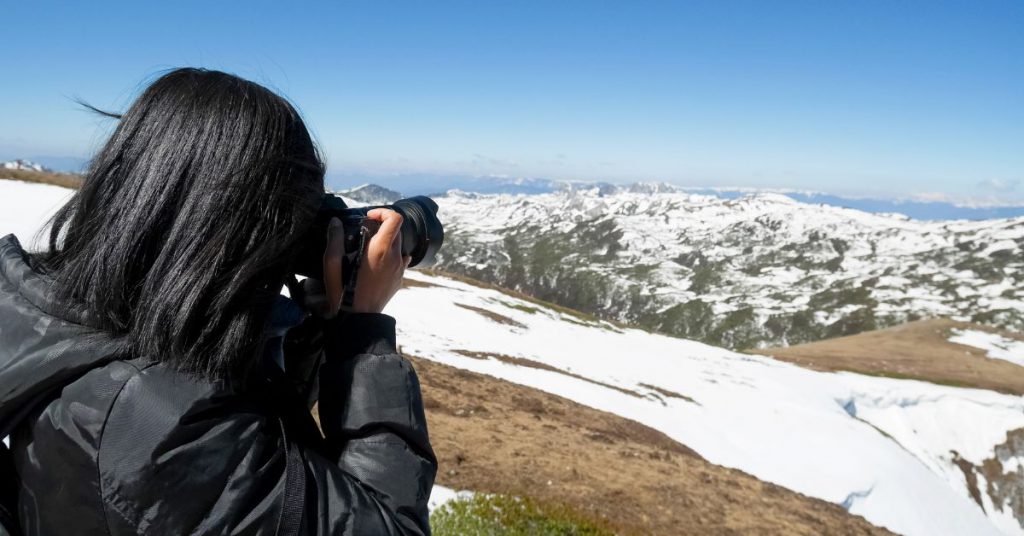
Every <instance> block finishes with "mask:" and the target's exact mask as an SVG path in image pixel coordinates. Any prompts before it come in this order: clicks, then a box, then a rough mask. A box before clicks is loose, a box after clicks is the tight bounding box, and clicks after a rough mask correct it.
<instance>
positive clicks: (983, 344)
mask: <svg viewBox="0 0 1024 536" xmlns="http://www.w3.org/2000/svg"><path fill="white" fill-rule="evenodd" d="M949 342H952V343H956V344H962V345H964V346H971V347H973V348H979V349H981V350H985V353H986V355H987V356H988V357H989V358H991V359H1002V360H1003V361H1009V362H1010V363H1013V364H1015V365H1020V366H1022V367H1024V341H1018V340H1014V339H1008V338H1006V337H1003V336H1001V335H998V334H995V333H988V332H985V331H978V330H974V329H954V330H953V336H952V337H950V338H949Z"/></svg>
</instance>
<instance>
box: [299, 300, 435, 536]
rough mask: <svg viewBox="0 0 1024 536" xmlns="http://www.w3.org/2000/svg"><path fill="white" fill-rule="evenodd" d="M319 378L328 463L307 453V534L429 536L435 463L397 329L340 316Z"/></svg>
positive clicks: (329, 328)
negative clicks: (398, 344) (397, 343)
mask: <svg viewBox="0 0 1024 536" xmlns="http://www.w3.org/2000/svg"><path fill="white" fill-rule="evenodd" d="M324 355H325V359H324V363H323V365H322V366H321V367H320V374H319V377H320V379H319V391H320V401H319V413H320V425H321V428H322V429H323V433H324V437H325V439H326V443H327V445H328V452H329V455H328V456H327V457H325V456H322V455H320V454H319V453H316V452H312V451H308V452H307V453H306V463H307V467H308V469H309V472H308V474H309V476H310V477H311V478H310V479H309V480H310V482H309V485H310V486H315V488H316V494H315V497H313V498H310V499H309V500H307V508H306V516H305V520H304V525H305V526H306V527H307V532H308V533H313V534H338V533H344V534H430V526H429V524H428V512H427V501H428V499H429V497H430V491H431V488H432V487H433V483H434V476H435V473H436V471H437V460H436V458H435V457H434V453H433V451H432V449H431V447H430V440H429V439H428V436H427V423H426V419H425V417H424V412H423V401H422V398H421V394H420V385H419V380H418V379H417V377H416V372H415V371H414V370H413V368H412V365H411V364H410V363H409V362H408V361H406V360H405V359H404V358H403V357H402V356H401V355H399V353H398V350H397V349H396V346H395V320H394V318H392V317H390V316H388V315H385V314H380V313H348V314H344V315H342V316H340V317H338V318H337V319H335V320H332V321H330V322H328V323H326V324H325V328H324Z"/></svg>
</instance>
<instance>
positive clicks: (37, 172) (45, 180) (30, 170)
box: [0, 160, 82, 188]
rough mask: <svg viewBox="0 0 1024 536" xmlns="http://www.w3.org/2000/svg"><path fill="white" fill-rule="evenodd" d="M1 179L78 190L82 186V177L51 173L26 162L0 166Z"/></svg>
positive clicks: (6, 163) (12, 162) (15, 161)
mask: <svg viewBox="0 0 1024 536" xmlns="http://www.w3.org/2000/svg"><path fill="white" fill-rule="evenodd" d="M0 179H13V180H18V181H24V182H34V183H39V184H52V185H54V186H63V187H65V188H78V187H79V186H81V185H82V176H81V175H75V174H73V173H60V172H57V171H51V170H49V169H46V168H44V167H43V166H40V165H39V164H33V163H32V162H27V161H24V160H14V161H11V162H4V163H3V165H0Z"/></svg>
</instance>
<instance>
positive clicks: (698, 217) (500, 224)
mask: <svg viewBox="0 0 1024 536" xmlns="http://www.w3.org/2000/svg"><path fill="white" fill-rule="evenodd" d="M665 190H668V189H665ZM665 190H657V191H654V192H653V193H652V192H649V191H632V190H631V189H630V188H627V187H614V188H605V187H594V188H591V189H585V190H578V189H568V190H564V191H560V192H556V193H549V194H541V195H486V194H477V193H466V192H459V191H451V192H449V193H448V194H447V195H445V196H442V197H439V198H437V199H436V200H437V202H438V204H439V206H440V212H439V215H440V216H441V218H442V221H444V222H445V225H446V231H447V236H446V239H445V247H444V248H443V249H442V251H441V253H440V257H439V262H440V266H441V268H443V269H444V270H446V271H450V272H455V273H460V274H463V275H467V276H470V277H473V278H475V279H480V280H483V281H488V282H491V283H495V284H498V285H501V286H503V287H506V288H511V289H515V290H519V291H523V292H525V293H527V294H531V295H534V296H537V297H539V298H542V299H546V300H549V301H553V302H556V303H559V304H561V305H565V306H567V307H572V308H575V309H580V310H583V311H586V312H589V313H593V314H596V315H599V316H601V317H602V318H606V319H611V320H616V321H620V322H624V323H629V324H633V325H639V326H643V327H645V328H648V329H652V330H656V331H659V332H663V333H667V334H671V335H677V336H681V337H687V338H692V339H697V340H701V341H704V342H707V343H710V344H714V345H717V346H725V347H729V348H751V347H764V346H781V345H787V344H796V343H801V342H806V341H813V340H818V339H822V338H826V337H835V336H841V335H847V334H852V333H857V332H861V331H866V330H871V329H876V328H879V327H884V326H888V325H892V324H896V323H900V322H904V321H907V320H913V319H918V318H923V317H932V316H947V317H952V318H954V319H960V320H968V321H973V322H978V323H983V324H988V325H993V326H999V327H1005V328H1011V329H1017V330H1021V329H1024V269H1022V268H1024V260H1022V257H1021V248H1022V246H1024V217H1021V218H1015V219H1001V220H982V221H917V220H911V219H909V218H906V217H904V216H900V215H892V214H889V215H887V214H869V213H866V212H861V211H857V210H852V209H845V208H839V207H834V206H829V205H813V204H807V203H799V202H796V201H794V200H793V199H791V198H789V197H786V196H783V195H780V194H753V195H748V196H744V197H741V198H738V199H722V198H719V197H713V196H704V195H695V194H691V193H686V192H680V191H671V190H668V191H665Z"/></svg>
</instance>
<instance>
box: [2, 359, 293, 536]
mask: <svg viewBox="0 0 1024 536" xmlns="http://www.w3.org/2000/svg"><path fill="white" fill-rule="evenodd" d="M265 409H266V408H264V407H262V406H261V403H260V402H258V401H254V399H252V398H251V397H248V396H243V395H239V394H237V393H235V392H233V391H232V390H230V389H227V388H225V387H224V386H223V385H222V384H220V383H219V382H211V381H206V380H203V379H198V378H195V377H193V376H190V375H188V374H184V373H182V372H179V371H177V370H175V369H174V368H172V367H170V366H168V365H165V364H163V363H152V362H146V361H144V360H132V361H112V362H110V363H108V364H106V365H104V366H102V367H98V368H96V369H93V370H91V371H89V372H88V373H86V374H85V375H83V376H82V377H80V378H79V379H78V380H76V381H75V382H73V383H71V384H69V385H68V386H67V387H65V388H64V390H63V391H62V392H61V394H60V396H59V397H57V398H56V399H54V400H53V401H51V402H50V403H49V404H48V405H47V406H46V408H45V409H44V410H43V412H42V413H41V414H40V415H39V417H38V418H37V419H36V420H35V422H34V423H33V424H32V426H31V427H30V430H26V431H25V432H26V435H24V436H23V438H22V443H24V442H26V441H27V442H30V443H31V445H30V446H31V449H21V450H22V451H23V452H25V451H27V450H31V451H33V453H34V456H35V457H36V460H35V463H32V464H31V465H32V466H34V467H35V468H36V469H38V470H37V471H34V473H37V474H31V475H26V476H28V479H27V480H26V483H27V484H29V485H30V486H32V485H34V484H36V483H38V484H40V485H43V488H40V489H45V488H47V487H49V485H50V484H56V483H57V482H58V481H63V482H65V483H69V484H70V483H71V482H74V483H73V484H71V485H69V486H68V493H69V495H68V496H66V497H61V496H51V497H45V494H43V496H41V497H40V502H41V503H46V504H39V505H35V506H37V507H38V508H39V511H58V510H57V509H59V508H62V507H64V506H67V505H70V504H74V503H76V502H77V503H82V502H83V501H87V502H88V503H91V504H93V505H95V506H96V508H95V509H94V510H93V511H100V510H102V516H101V518H102V519H104V520H105V523H109V526H110V527H111V528H115V529H118V530H120V529H124V530H126V531H128V532H132V531H136V530H138V531H141V532H146V533H155V534H173V533H178V532H179V531H181V529H182V527H199V526H202V524H203V523H204V522H211V521H213V520H208V519H206V516H207V515H208V514H209V512H210V510H211V508H213V507H214V505H217V504H220V503H221V502H223V501H224V500H225V497H224V496H223V495H224V493H225V491H226V490H234V491H232V492H231V494H234V495H237V496H233V498H232V501H231V504H232V505H233V504H235V503H236V502H237V504H239V505H250V506H252V505H259V504H261V502H262V501H263V499H264V498H266V497H272V496H274V495H275V493H276V490H277V488H278V487H279V486H280V485H282V484H281V482H280V481H281V479H282V478H283V474H284V464H285V461H284V458H283V456H282V453H281V449H280V446H279V443H278V442H279V437H278V434H277V432H278V428H277V427H276V426H277V424H276V419H275V418H274V417H273V415H272V414H271V413H270V412H268V411H266V410H265ZM22 446H26V445H24V444H23V445H22ZM54 467H65V468H68V470H66V471H64V470H62V471H54V470H53V468H54ZM76 467H78V468H81V469H82V474H73V473H74V471H73V468H76ZM25 468H26V469H28V470H29V471H33V470H32V469H31V468H30V467H29V466H28V464H27V465H26V466H25ZM69 479H70V480H69ZM242 482H244V485H243V484H242ZM71 488H74V489H77V491H73V490H72V489H71ZM72 492H73V495H72V494H71V493H72ZM97 495H98V496H97ZM90 496H91V497H96V498H95V499H91V498H90ZM243 496H244V497H243ZM97 499H98V501H97ZM226 508H228V510H230V509H231V508H233V506H231V505H228V506H226Z"/></svg>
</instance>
